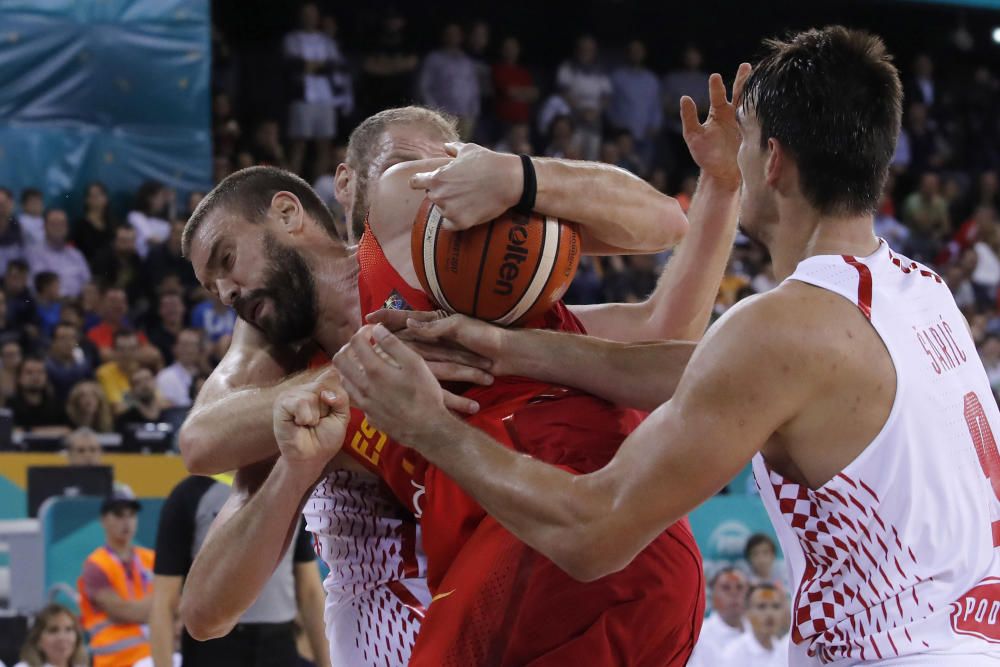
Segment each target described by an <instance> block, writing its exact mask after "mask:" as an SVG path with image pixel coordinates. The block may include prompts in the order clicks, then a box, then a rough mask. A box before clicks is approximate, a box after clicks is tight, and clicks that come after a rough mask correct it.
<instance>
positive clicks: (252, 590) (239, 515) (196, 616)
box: [180, 374, 348, 641]
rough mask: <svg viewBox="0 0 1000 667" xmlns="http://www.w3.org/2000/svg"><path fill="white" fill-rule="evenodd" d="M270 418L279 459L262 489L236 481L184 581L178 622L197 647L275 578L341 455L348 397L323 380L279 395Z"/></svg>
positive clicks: (223, 629) (221, 631)
mask: <svg viewBox="0 0 1000 667" xmlns="http://www.w3.org/2000/svg"><path fill="white" fill-rule="evenodd" d="M268 414H269V415H271V416H272V426H270V428H272V433H273V435H272V437H274V438H275V440H276V441H277V443H278V445H279V447H280V448H281V456H279V457H277V460H276V461H275V462H274V467H273V469H271V470H270V472H269V473H267V478H266V480H264V482H263V484H260V485H259V488H255V486H256V485H257V483H258V481H259V480H257V479H255V480H247V479H241V478H240V477H239V476H238V477H237V479H236V481H235V482H234V484H233V494H232V495H231V496H230V498H229V500H227V501H226V504H225V505H224V506H223V509H222V510H221V511H220V512H219V515H218V516H217V517H216V518H215V521H213V523H212V527H211V528H210V530H209V534H208V536H207V537H206V539H205V542H204V544H203V545H202V547H201V550H200V551H199V552H198V555H197V557H196V558H195V560H194V563H193V564H192V565H191V570H190V572H189V573H188V576H187V579H186V581H185V585H184V592H183V594H182V596H181V607H180V609H181V618H182V619H183V620H184V625H185V626H186V627H187V629H188V632H189V633H190V634H191V636H192V637H194V638H195V639H197V640H199V641H204V640H206V639H213V638H216V637H221V636H224V635H225V634H227V633H228V632H229V631H230V630H232V628H233V626H234V625H235V624H236V622H237V620H238V619H239V617H240V616H241V615H242V614H243V613H244V612H245V611H246V610H247V609H248V608H249V607H250V605H251V604H253V602H254V600H256V599H257V596H258V595H259V594H260V591H261V590H262V589H263V587H264V586H265V585H266V584H267V581H268V580H269V579H270V577H271V575H272V574H273V573H274V569H275V568H276V567H277V566H278V563H279V562H280V561H281V558H282V556H283V554H284V553H285V551H286V550H287V549H288V545H289V544H290V543H291V540H292V537H293V536H294V535H295V531H296V528H297V525H298V519H299V514H300V513H301V511H302V505H303V504H304V503H305V501H306V498H307V497H308V495H309V493H310V492H311V491H312V489H313V487H314V486H315V485H316V482H317V480H318V479H319V478H320V477H321V476H322V475H323V473H324V471H325V468H326V466H327V464H328V463H329V461H330V459H332V458H333V456H334V455H336V453H337V452H339V451H340V446H341V444H342V441H343V437H344V431H345V429H346V425H347V418H348V404H347V395H346V393H345V392H344V391H343V389H342V388H341V387H340V385H339V384H338V383H337V382H336V378H335V376H333V375H329V374H327V375H325V376H324V377H323V378H322V379H321V380H318V381H316V382H312V383H309V384H307V385H304V386H302V387H297V388H294V389H291V390H288V391H286V392H284V393H282V394H281V395H280V396H279V397H278V400H277V401H276V403H275V404H274V406H273V410H271V411H269V413H268ZM241 472H242V471H241ZM259 473H260V471H259V469H258V470H257V476H258V477H259Z"/></svg>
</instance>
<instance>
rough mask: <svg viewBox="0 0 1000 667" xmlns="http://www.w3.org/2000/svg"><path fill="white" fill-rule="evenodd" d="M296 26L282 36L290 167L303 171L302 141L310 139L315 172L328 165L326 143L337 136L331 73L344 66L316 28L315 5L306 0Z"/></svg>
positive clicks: (334, 46)
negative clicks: (290, 88) (288, 84)
mask: <svg viewBox="0 0 1000 667" xmlns="http://www.w3.org/2000/svg"><path fill="white" fill-rule="evenodd" d="M299 23H300V29H299V30H296V31H295V32H291V33H289V34H287V35H285V41H284V55H285V58H286V60H287V61H288V63H289V69H290V71H291V79H292V81H294V83H295V85H296V90H295V91H294V93H293V95H292V99H293V100H294V101H293V102H292V105H291V107H290V108H289V110H288V137H289V138H290V139H291V140H292V151H291V155H290V160H289V163H290V167H291V170H292V171H293V172H295V173H297V174H301V173H303V171H302V169H303V166H304V165H303V160H304V158H305V152H306V142H307V141H311V142H314V146H315V149H316V165H315V173H316V174H324V173H326V171H327V170H328V168H329V162H330V142H331V141H332V140H333V138H334V137H335V136H337V109H336V104H337V99H336V98H335V97H334V91H333V82H332V80H331V75H332V74H334V73H335V72H336V71H338V70H340V69H342V68H344V67H345V62H344V57H343V56H342V55H341V53H340V48H339V47H338V46H337V43H336V42H335V41H333V40H332V39H331V38H330V36H329V35H327V34H325V33H323V31H321V30H320V15H319V8H318V7H317V6H316V4H315V3H312V2H309V3H306V4H305V5H303V6H302V9H301V10H300V12H299Z"/></svg>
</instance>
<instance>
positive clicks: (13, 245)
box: [0, 186, 24, 274]
mask: <svg viewBox="0 0 1000 667" xmlns="http://www.w3.org/2000/svg"><path fill="white" fill-rule="evenodd" d="M13 259H24V237H23V236H22V234H21V225H20V224H19V223H18V222H17V220H16V219H15V218H14V193H12V192H11V191H10V190H8V189H7V188H5V187H2V186H0V271H4V272H5V274H6V271H7V264H8V263H9V262H10V261H11V260H13Z"/></svg>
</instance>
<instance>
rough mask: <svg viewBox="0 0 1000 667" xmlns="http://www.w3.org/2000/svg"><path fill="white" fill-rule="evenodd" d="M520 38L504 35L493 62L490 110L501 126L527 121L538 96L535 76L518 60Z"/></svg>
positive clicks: (519, 55) (528, 121)
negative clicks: (498, 52) (495, 61)
mask: <svg viewBox="0 0 1000 667" xmlns="http://www.w3.org/2000/svg"><path fill="white" fill-rule="evenodd" d="M520 57H521V42H519V41H518V40H517V37H506V38H505V39H504V40H503V43H502V44H501V46H500V62H498V63H496V64H495V65H493V91H494V95H495V102H494V104H495V106H494V113H495V114H496V117H497V120H498V121H500V123H502V124H503V125H505V126H510V125H519V124H527V123H530V122H531V107H532V105H533V104H534V103H535V102H536V101H537V100H538V87H537V86H536V85H535V77H534V76H532V74H531V71H530V70H528V68H527V67H524V66H523V65H521V64H520V62H519V59H520Z"/></svg>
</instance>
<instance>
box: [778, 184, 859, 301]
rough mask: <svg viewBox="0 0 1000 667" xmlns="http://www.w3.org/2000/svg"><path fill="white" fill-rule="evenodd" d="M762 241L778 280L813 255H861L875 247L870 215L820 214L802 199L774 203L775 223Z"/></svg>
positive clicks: (790, 273)
mask: <svg viewBox="0 0 1000 667" xmlns="http://www.w3.org/2000/svg"><path fill="white" fill-rule="evenodd" d="M769 236H770V238H768V239H767V241H766V245H767V249H768V250H769V251H770V253H771V261H772V262H773V265H774V277H775V278H776V279H777V280H778V281H779V282H780V281H782V280H784V279H785V278H787V277H788V276H790V275H792V274H793V273H795V268H796V267H797V266H798V265H799V262H801V261H802V260H804V259H806V258H807V257H813V256H816V255H852V256H854V257H865V256H867V255H870V254H872V253H873V252H875V251H876V250H878V243H879V242H878V238H877V237H876V236H875V232H874V231H873V229H872V216H871V215H868V214H865V215H855V216H839V217H837V216H824V215H820V214H819V213H818V212H817V211H816V210H815V209H814V208H812V207H811V206H808V205H807V204H805V202H793V201H790V200H784V201H780V202H779V203H778V223H777V225H775V227H774V229H773V230H772V231H771V234H770V235H769Z"/></svg>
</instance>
